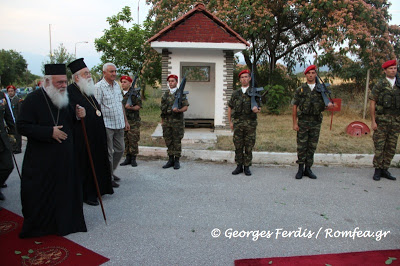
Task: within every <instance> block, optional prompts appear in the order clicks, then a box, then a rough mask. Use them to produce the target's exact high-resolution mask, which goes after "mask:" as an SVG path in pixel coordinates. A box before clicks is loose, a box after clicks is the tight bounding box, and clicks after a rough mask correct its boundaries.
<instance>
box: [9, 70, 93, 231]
mask: <svg viewBox="0 0 400 266" xmlns="http://www.w3.org/2000/svg"><path fill="white" fill-rule="evenodd" d="M45 73H46V75H45V77H44V84H43V89H38V90H35V91H34V92H31V93H29V95H28V96H27V97H26V99H25V100H24V104H23V105H22V106H21V112H20V113H19V116H18V120H17V129H18V131H19V132H20V134H21V135H23V136H26V137H27V139H28V143H27V145H26V150H25V155H24V162H23V166H22V178H21V203H22V214H23V215H24V223H23V225H22V230H21V233H20V235H19V236H20V237H21V238H26V237H39V236H43V235H51V234H57V235H62V236H64V235H67V234H70V233H74V232H86V231H87V229H86V224H85V219H84V216H83V207H82V205H83V204H82V185H81V180H80V179H79V177H78V176H77V174H76V171H75V165H74V150H73V148H74V145H73V127H74V124H75V123H79V121H78V120H77V119H79V118H82V117H84V116H85V109H84V108H82V107H80V106H78V105H76V106H74V109H72V108H71V106H70V105H69V104H68V103H69V101H68V93H67V75H66V69H65V65H64V64H49V65H45Z"/></svg>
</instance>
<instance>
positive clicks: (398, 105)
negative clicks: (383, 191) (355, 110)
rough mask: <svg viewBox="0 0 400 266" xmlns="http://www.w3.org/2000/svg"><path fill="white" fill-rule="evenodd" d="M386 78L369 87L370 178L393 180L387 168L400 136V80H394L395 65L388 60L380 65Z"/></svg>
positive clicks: (393, 61) (392, 61)
mask: <svg viewBox="0 0 400 266" xmlns="http://www.w3.org/2000/svg"><path fill="white" fill-rule="evenodd" d="M382 68H383V69H384V71H385V74H386V78H384V79H381V80H379V81H378V83H377V84H375V86H374V87H373V88H372V91H371V95H370V97H369V99H370V100H371V102H370V112H371V128H372V129H373V130H374V135H373V137H372V139H373V141H374V146H375V156H374V160H373V165H374V168H375V173H374V176H373V179H374V180H376V181H379V180H380V179H381V177H385V178H387V179H389V180H396V177H394V176H392V175H391V174H390V173H389V171H388V169H389V166H390V163H391V162H392V159H393V156H394V154H395V152H396V146H397V139H398V137H399V133H400V80H396V72H397V62H396V60H389V61H387V62H385V63H384V64H383V65H382Z"/></svg>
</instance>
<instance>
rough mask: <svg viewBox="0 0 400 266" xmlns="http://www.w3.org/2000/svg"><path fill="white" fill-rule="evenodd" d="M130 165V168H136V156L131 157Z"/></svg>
mask: <svg viewBox="0 0 400 266" xmlns="http://www.w3.org/2000/svg"><path fill="white" fill-rule="evenodd" d="M131 165H132V167H136V166H137V162H136V156H132V160H131Z"/></svg>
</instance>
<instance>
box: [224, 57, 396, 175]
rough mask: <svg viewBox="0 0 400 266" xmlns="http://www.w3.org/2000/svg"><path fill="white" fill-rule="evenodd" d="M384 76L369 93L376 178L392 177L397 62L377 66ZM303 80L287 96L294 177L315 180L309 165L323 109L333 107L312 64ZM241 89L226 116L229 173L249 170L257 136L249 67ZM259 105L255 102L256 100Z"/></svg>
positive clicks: (319, 128) (311, 163) (241, 76)
mask: <svg viewBox="0 0 400 266" xmlns="http://www.w3.org/2000/svg"><path fill="white" fill-rule="evenodd" d="M382 69H383V70H384V72H385V76H386V77H385V78H383V79H381V80H379V82H378V83H377V84H376V85H375V86H374V87H373V89H372V92H371V95H370V100H371V102H370V113H371V127H372V129H373V130H374V135H373V141H374V147H375V156H374V159H373V165H374V168H375V172H374V175H373V179H374V180H376V181H378V180H380V179H381V177H384V178H387V179H389V180H396V177H394V176H393V175H392V174H391V173H390V172H389V171H388V168H389V166H390V164H391V161H392V159H393V157H394V155H395V152H396V146H397V140H398V136H399V134H400V77H398V78H396V73H397V61H396V60H389V61H387V62H385V63H384V64H383V65H382ZM304 75H305V77H306V82H305V83H304V84H302V85H301V86H300V87H299V88H297V89H296V91H295V95H294V97H293V100H292V105H293V108H292V120H293V130H295V131H296V132H297V157H298V160H297V161H296V163H297V164H298V165H299V169H298V172H297V173H296V175H295V178H296V179H302V178H303V176H308V177H309V178H311V179H316V178H317V175H316V174H315V173H313V171H312V170H311V167H312V165H313V163H314V153H315V151H316V149H317V145H318V140H319V135H320V131H321V123H322V118H323V115H322V112H323V111H324V110H325V109H326V108H330V107H333V106H334V105H333V103H332V102H329V103H328V104H326V103H325V101H324V99H323V95H322V93H323V91H322V90H321V89H320V88H318V85H317V78H318V77H317V72H316V66H315V65H311V66H309V67H307V68H306V70H305V71H304ZM239 81H240V83H241V89H238V90H236V91H234V92H233V94H232V96H231V99H230V100H229V103H228V120H229V125H230V128H231V129H232V130H233V143H234V145H235V162H236V164H237V167H236V169H235V170H234V171H233V172H232V174H233V175H237V174H240V173H243V172H244V173H245V175H251V171H250V166H251V161H252V150H253V147H254V145H255V140H256V128H257V113H258V112H260V109H259V108H255V107H252V106H251V96H250V91H251V89H252V88H251V87H250V85H249V84H250V81H251V75H250V71H249V70H243V71H241V72H240V73H239ZM258 106H259V105H258Z"/></svg>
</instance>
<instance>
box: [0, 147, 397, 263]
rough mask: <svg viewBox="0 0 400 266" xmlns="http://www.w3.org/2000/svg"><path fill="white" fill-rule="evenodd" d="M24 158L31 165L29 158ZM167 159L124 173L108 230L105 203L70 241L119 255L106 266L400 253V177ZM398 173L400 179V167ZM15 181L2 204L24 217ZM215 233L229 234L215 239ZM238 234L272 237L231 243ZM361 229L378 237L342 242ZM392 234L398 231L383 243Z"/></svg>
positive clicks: (109, 204) (110, 206)
mask: <svg viewBox="0 0 400 266" xmlns="http://www.w3.org/2000/svg"><path fill="white" fill-rule="evenodd" d="M17 159H18V161H19V163H20V165H21V160H22V155H21V154H20V155H17ZM163 163H164V161H160V160H145V159H143V158H142V159H139V160H138V164H139V166H138V167H137V168H133V167H130V166H125V167H118V169H117V174H118V175H119V176H120V177H121V178H122V181H121V182H120V184H121V186H120V187H119V188H117V189H115V193H114V195H111V196H110V195H108V196H106V197H104V204H105V211H106V214H107V221H108V226H106V225H105V223H104V221H103V218H102V214H101V209H100V207H92V206H88V205H85V206H84V212H85V218H86V223H87V227H88V230H89V232H88V233H77V234H72V235H69V236H68V238H69V239H70V240H72V241H75V242H77V243H79V244H81V245H83V246H85V247H87V248H89V249H92V250H94V251H95V252H98V253H100V254H102V255H104V256H106V257H108V258H110V259H111V260H110V261H109V262H108V263H107V264H106V265H157V264H158V265H233V262H234V260H235V259H240V258H256V257H271V256H295V255H309V254H324V253H340V252H350V251H367V250H384V249H398V248H400V226H399V220H400V197H399V195H400V194H399V192H400V180H397V181H389V180H386V179H384V180H381V181H379V182H376V181H373V180H372V173H373V169H372V168H355V167H350V168H349V167H339V166H335V167H326V166H319V167H315V168H314V172H315V173H316V174H317V175H318V179H317V180H311V179H309V178H306V177H305V178H303V179H302V180H295V179H294V175H295V173H296V170H297V167H295V166H277V165H273V166H271V165H257V166H254V167H252V170H253V176H251V177H246V176H245V175H239V176H232V175H231V174H230V173H231V171H232V170H233V169H234V168H235V166H234V165H233V164H218V163H207V162H202V161H185V160H183V163H182V168H181V170H173V169H162V168H161V166H162V165H163ZM392 173H393V174H394V175H397V176H400V169H392ZM7 183H8V188H6V189H3V192H4V194H5V195H6V197H7V200H6V201H4V202H0V204H1V205H2V206H3V207H5V208H7V209H9V210H11V211H13V212H15V213H18V214H20V215H21V206H20V199H19V185H20V182H19V178H18V176H17V173H16V171H14V172H13V173H12V175H11V177H10V178H9V180H8V181H7ZM215 228H217V229H219V230H220V231H221V236H219V237H216V238H213V237H212V236H211V232H212V231H213V229H215ZM230 228H232V230H230ZM235 230H236V231H239V232H240V231H243V232H240V235H241V236H243V235H244V234H245V231H249V232H250V231H256V230H259V231H260V232H259V233H260V234H261V233H262V232H261V231H270V232H269V238H268V237H267V233H265V235H262V236H261V237H259V238H258V239H257V240H256V239H253V236H255V235H256V233H254V232H250V233H249V237H231V238H230V239H229V236H232V235H233V234H234V232H233V231H235ZM354 230H358V231H361V232H362V233H363V234H364V235H365V236H366V235H367V234H368V232H366V231H369V232H370V233H375V236H374V237H372V236H370V237H355V238H354V239H353V238H352V237H350V236H347V237H344V236H339V237H335V235H336V236H337V234H340V232H341V231H354ZM217 231H218V230H215V231H213V232H214V233H215V232H217ZM283 231H296V232H297V233H296V234H293V235H292V236H291V237H288V236H286V237H284V232H283ZM384 231H390V233H387V234H386V237H382V238H381V239H379V237H377V236H376V233H378V235H381V234H382V233H383V232H384ZM318 232H319V234H318ZM329 233H330V234H329ZM317 234H318V235H317ZM309 237H310V238H309Z"/></svg>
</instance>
